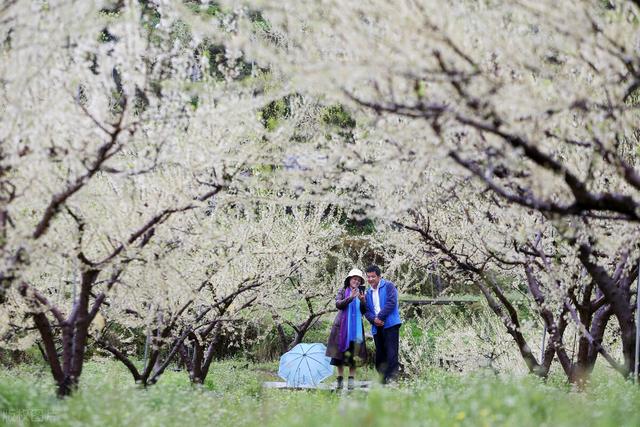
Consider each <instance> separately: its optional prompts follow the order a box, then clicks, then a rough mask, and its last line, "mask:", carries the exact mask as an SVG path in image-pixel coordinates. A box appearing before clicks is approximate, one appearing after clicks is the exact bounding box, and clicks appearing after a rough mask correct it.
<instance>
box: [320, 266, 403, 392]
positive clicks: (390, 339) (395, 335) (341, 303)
mask: <svg viewBox="0 0 640 427" xmlns="http://www.w3.org/2000/svg"><path fill="white" fill-rule="evenodd" d="M365 280H366V281H367V282H368V283H369V285H370V287H369V289H367V290H366V292H365V286H364V282H365ZM336 308H337V309H338V310H339V311H338V315H337V316H336V318H335V320H334V322H333V326H332V327H331V334H330V335H329V342H328V344H327V356H329V357H331V364H332V365H334V366H337V367H338V386H337V388H338V389H341V388H342V387H343V380H344V367H345V366H348V367H349V380H348V388H349V389H353V387H354V379H355V373H356V359H357V358H360V359H365V360H366V358H367V349H366V346H365V341H364V323H363V321H362V315H364V317H365V318H366V319H367V320H368V321H369V323H371V334H372V335H373V340H374V342H375V345H376V358H375V362H376V369H377V371H378V372H379V373H380V375H382V381H383V383H384V384H387V383H388V382H389V381H392V380H393V379H394V378H395V377H396V375H397V373H398V345H399V339H400V335H399V333H400V325H401V323H402V321H401V320H400V312H399V310H398V290H397V289H396V286H395V285H394V284H393V283H392V282H390V281H389V280H386V279H383V278H382V275H381V273H380V268H379V267H378V266H377V265H372V266H370V267H368V268H367V269H366V278H365V275H364V274H363V273H362V271H360V270H358V269H357V268H354V269H353V270H351V271H350V272H349V274H348V275H347V278H346V279H345V280H344V287H343V288H342V289H341V290H340V291H338V295H336Z"/></svg>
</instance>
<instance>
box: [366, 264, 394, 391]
mask: <svg viewBox="0 0 640 427" xmlns="http://www.w3.org/2000/svg"><path fill="white" fill-rule="evenodd" d="M366 274H367V282H368V283H369V285H370V286H371V287H370V288H369V289H368V290H367V293H366V297H365V299H366V303H367V311H366V312H365V317H366V318H367V320H368V321H369V322H370V323H371V334H372V335H373V340H374V342H375V344H376V369H377V370H378V372H379V373H380V374H381V375H382V382H383V383H384V384H387V383H388V382H389V381H392V380H393V379H394V378H395V377H396V375H397V374H398V346H399V342H400V325H401V324H402V321H401V320H400V311H399V309H398V290H397V289H396V286H395V285H394V284H393V283H392V282H390V281H389V280H386V279H383V278H382V275H381V273H380V267H378V266H377V265H372V266H369V267H367V269H366Z"/></svg>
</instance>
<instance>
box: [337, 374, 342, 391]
mask: <svg viewBox="0 0 640 427" xmlns="http://www.w3.org/2000/svg"><path fill="white" fill-rule="evenodd" d="M336 380H337V384H336V390H342V387H343V378H342V377H338V378H336Z"/></svg>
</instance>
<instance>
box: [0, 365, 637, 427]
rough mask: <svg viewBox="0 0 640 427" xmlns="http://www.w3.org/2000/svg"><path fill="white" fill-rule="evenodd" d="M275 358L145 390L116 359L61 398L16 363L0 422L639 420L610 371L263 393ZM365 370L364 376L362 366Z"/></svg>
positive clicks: (1, 393) (180, 377)
mask: <svg viewBox="0 0 640 427" xmlns="http://www.w3.org/2000/svg"><path fill="white" fill-rule="evenodd" d="M275 370H276V365H275V364H264V365H255V364H248V363H246V362H244V361H227V362H223V363H218V364H216V365H215V367H214V371H213V372H212V373H211V374H210V376H209V378H208V380H207V382H206V384H205V385H204V386H203V387H200V388H194V387H192V386H191V385H189V383H188V380H187V377H186V374H185V373H184V372H168V373H167V374H166V375H165V376H164V377H163V378H162V379H161V382H160V383H159V384H157V385H156V386H153V387H150V388H149V389H147V390H143V389H140V388H138V387H137V386H136V385H134V384H133V383H132V380H131V377H130V376H129V374H128V373H127V372H126V371H125V370H124V369H123V368H122V366H121V365H119V364H117V363H116V362H113V361H110V360H100V361H91V362H89V363H87V365H86V369H85V371H84V373H83V377H82V384H81V387H80V390H79V391H78V392H77V393H76V394H75V395H74V396H72V397H70V398H68V399H65V400H63V401H60V400H58V399H56V398H55V397H54V390H53V387H52V385H51V382H50V379H49V376H48V372H47V371H46V370H43V368H42V367H37V366H33V365H23V366H21V367H20V368H19V369H17V370H11V371H8V370H0V425H49V426H123V425H136V426H168V425H214V426H227V425H228V426H234V427H235V426H244V425H247V426H261V427H264V426H305V427H309V426H328V425H331V426H343V425H344V426H365V425H366V426H393V425H403V426H404V425H409V426H411V425H416V426H458V425H459V426H484V425H486V426H543V425H547V426H573V425H580V426H616V427H617V426H638V425H640V410H638V406H637V404H638V402H640V389H639V388H638V387H637V386H635V385H633V384H631V383H629V382H625V381H623V380H622V379H619V378H617V377H615V376H613V375H612V374H609V373H608V372H599V373H596V375H595V376H594V379H593V381H592V384H591V385H590V387H589V389H588V390H587V391H585V392H576V391H572V390H571V389H570V388H569V387H568V386H567V385H566V384H564V383H563V382H562V381H561V380H557V381H554V380H551V381H550V382H548V383H546V384H545V383H542V382H541V381H539V380H537V379H535V378H531V377H524V378H514V377H504V378H503V377H497V376H494V375H489V374H483V373H477V374H473V375H467V376H462V375H459V374H452V373H447V372H444V371H431V372H429V373H428V374H427V375H426V376H425V378H422V379H419V380H414V381H411V382H406V383H401V384H399V385H397V386H394V387H393V388H381V387H374V388H373V389H372V390H371V391H370V392H369V393H365V392H354V393H352V394H350V395H347V394H344V395H336V394H334V393H332V392H327V391H288V390H273V389H263V388H262V387H261V385H262V382H263V381H273V380H276V378H275V377H274V375H273V372H275ZM362 374H364V376H372V373H371V372H363V373H362Z"/></svg>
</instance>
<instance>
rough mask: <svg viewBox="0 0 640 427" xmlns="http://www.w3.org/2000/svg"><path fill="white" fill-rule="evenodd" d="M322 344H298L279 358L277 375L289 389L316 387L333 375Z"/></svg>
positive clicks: (328, 358)
mask: <svg viewBox="0 0 640 427" xmlns="http://www.w3.org/2000/svg"><path fill="white" fill-rule="evenodd" d="M326 351H327V348H326V347H325V346H324V344H320V343H313V344H306V343H304V344H298V345H296V346H295V347H293V348H292V349H291V351H288V352H286V353H285V354H283V355H282V357H281V358H280V368H279V369H278V375H280V377H281V378H282V379H284V380H287V385H288V386H289V387H305V386H306V387H308V386H317V385H318V384H320V382H321V381H322V380H324V379H325V378H328V377H330V376H331V374H333V366H331V365H330V364H329V362H331V358H330V357H327V356H325V352H326Z"/></svg>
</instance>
